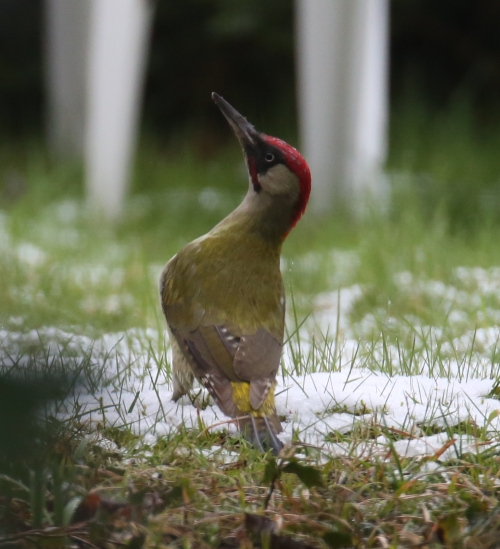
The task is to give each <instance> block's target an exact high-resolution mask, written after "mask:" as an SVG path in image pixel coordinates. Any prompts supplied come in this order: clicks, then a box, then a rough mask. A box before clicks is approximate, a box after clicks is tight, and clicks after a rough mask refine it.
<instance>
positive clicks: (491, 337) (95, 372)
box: [0, 247, 500, 459]
mask: <svg viewBox="0 0 500 549" xmlns="http://www.w3.org/2000/svg"><path fill="white" fill-rule="evenodd" d="M19 254H20V256H23V255H24V256H25V258H27V260H28V259H29V260H30V261H33V258H34V257H36V256H37V254H34V252H33V250H32V249H28V248H26V247H24V248H21V249H19ZM39 259H40V258H39ZM456 279H457V285H458V286H460V284H461V286H460V288H458V287H455V286H446V285H444V284H443V283H441V282H437V281H432V280H423V279H422V280H418V279H414V277H413V276H412V275H411V274H410V273H399V274H397V275H396V276H395V277H394V281H395V284H397V285H398V287H399V289H400V291H401V292H402V293H405V292H407V293H408V294H412V293H413V294H418V295H419V296H422V295H430V296H431V297H432V298H433V299H435V300H439V303H440V306H441V307H442V308H443V309H446V310H448V309H450V311H449V314H448V327H447V334H444V331H445V330H443V329H442V328H438V327H435V326H425V325H422V323H421V322H420V321H419V319H412V322H410V323H409V326H410V327H408V326H406V327H405V326H404V325H400V324H399V325H397V326H396V327H397V328H398V330H399V332H400V333H401V334H402V335H404V333H405V330H406V331H408V330H411V331H412V334H413V343H412V346H411V349H409V348H408V347H407V348H406V350H404V349H403V350H402V348H401V346H399V345H396V344H395V343H394V342H391V341H387V340H385V339H384V337H383V336H380V334H377V333H376V330H377V327H378V326H379V324H380V322H379V321H380V319H379V320H377V319H376V317H375V315H374V314H371V313H370V314H368V315H365V316H364V317H363V318H362V319H361V320H359V321H358V322H353V321H352V319H351V313H352V309H353V307H354V305H355V303H356V302H357V301H358V300H360V299H361V298H362V296H363V292H364V288H362V287H360V286H357V285H355V286H351V287H346V288H343V289H342V290H340V291H339V292H334V293H332V294H324V295H319V296H317V298H316V300H315V304H314V314H313V315H312V316H311V317H310V318H309V319H308V320H307V322H306V323H305V324H304V326H303V327H302V328H301V330H300V331H299V335H298V336H297V337H295V338H292V340H291V342H290V343H289V345H288V346H287V348H286V352H285V355H284V364H283V366H284V368H283V371H282V375H280V376H279V378H278V388H277V398H276V405H277V410H278V413H279V415H280V416H282V417H283V418H284V421H283V424H284V432H283V433H282V435H281V438H282V440H283V441H285V442H286V441H289V440H291V439H292V435H293V434H295V435H297V436H298V438H299V439H300V440H301V441H303V442H306V443H309V444H313V445H316V446H321V447H323V448H324V449H325V451H326V452H328V453H330V454H340V455H342V454H347V453H349V452H356V453H357V454H362V455H366V456H368V455H371V454H379V455H384V454H385V453H387V451H388V449H389V448H390V447H391V448H392V446H391V445H390V443H389V440H388V439H386V438H385V437H384V436H379V437H378V438H375V439H373V438H371V439H370V438H369V437H368V438H367V437H366V436H365V435H366V430H367V428H369V427H370V426H371V427H373V426H378V427H380V428H381V429H382V430H384V429H388V430H389V431H391V432H393V433H395V434H397V435H398V438H399V440H397V442H395V443H394V446H393V448H394V449H395V450H396V451H397V452H398V453H400V454H401V455H407V456H425V455H436V454H439V452H440V451H441V450H442V449H445V450H444V451H443V453H442V454H441V455H440V458H441V459H447V458H450V457H453V456H455V455H459V454H461V453H463V452H482V451H485V450H487V449H492V448H493V447H494V446H495V444H496V443H495V442H494V440H495V439H496V438H498V431H499V430H500V402H499V401H498V400H497V399H496V398H489V396H488V395H490V393H491V392H492V390H493V389H495V388H496V383H497V379H499V377H500V376H499V371H498V369H499V365H498V364H497V362H496V361H495V360H494V359H493V357H494V356H496V346H497V343H498V339H499V337H500V331H499V330H498V328H496V327H495V326H494V323H495V322H496V321H497V319H498V317H499V315H500V311H498V310H496V309H485V308H484V307H481V300H482V296H484V295H488V294H490V295H494V296H497V297H498V296H500V273H499V272H498V269H491V270H483V269H465V268H460V269H457V271H456ZM459 283H460V284H459ZM464 287H466V288H467V291H466V290H464V289H463V288H464ZM499 299H500V297H499ZM471 308H472V309H474V310H478V309H479V310H480V312H479V313H478V315H479V316H480V317H481V320H483V321H484V319H485V317H487V319H489V321H490V322H489V326H487V327H484V328H478V329H476V330H473V331H471V330H462V328H461V326H462V325H464V324H465V321H464V318H465V317H466V316H467V315H469V314H470V309H471ZM375 313H377V314H379V315H380V314H382V315H383V314H385V313H384V311H378V312H375ZM481 315H482V316H481ZM337 321H338V322H337ZM383 323H385V324H384V325H385V326H392V328H394V327H395V324H396V321H395V320H394V319H391V318H385V319H384V321H383ZM6 325H8V326H9V329H0V364H3V366H4V367H8V368H15V367H20V368H23V367H25V366H26V365H27V364H28V363H29V364H31V365H33V363H34V362H35V363H36V362H37V361H40V360H41V361H42V362H43V364H45V365H47V364H51V365H53V366H54V367H55V366H57V365H58V364H61V363H62V364H63V365H64V367H65V368H66V369H68V368H69V369H71V370H72V371H78V372H79V373H80V377H79V380H80V383H79V388H78V391H77V394H75V395H74V396H73V397H71V399H69V400H67V401H66V402H65V404H64V406H65V413H67V414H70V415H74V414H75V410H76V411H77V412H78V414H80V415H81V417H82V418H84V419H85V420H88V421H95V422H100V423H105V424H106V425H116V426H121V425H128V426H130V427H131V429H132V430H133V431H134V432H136V433H138V434H143V435H145V436H146V437H147V439H149V438H151V437H153V438H156V437H157V436H161V435H165V434H167V433H169V432H171V430H172V429H177V428H178V427H179V426H180V425H184V426H187V427H189V426H191V425H192V426H195V427H199V425H200V419H201V421H202V422H203V424H204V425H205V427H206V428H212V429H226V428H229V430H234V427H233V426H232V425H230V424H227V423H226V422H225V419H226V418H224V417H223V416H222V414H221V413H220V411H219V410H218V409H217V407H216V406H214V405H213V403H212V402H211V401H210V400H209V399H208V396H207V394H206V392H205V391H203V390H200V391H199V394H198V396H197V399H196V403H198V406H196V405H193V404H192V402H191V401H190V400H189V399H187V398H185V399H184V400H183V401H182V402H179V403H177V404H175V403H173V402H172V401H171V400H170V399H171V394H172V393H171V387H170V384H169V382H168V373H167V368H168V366H167V365H168V363H169V352H168V351H165V345H164V341H163V334H160V335H159V334H158V333H157V332H156V331H154V330H139V329H135V330H129V331H127V332H125V333H118V334H106V335H104V336H103V337H101V338H99V339H97V340H92V339H90V338H87V337H85V336H82V335H77V334H74V333H70V332H64V331H61V330H60V329H57V328H52V327H47V328H44V329H41V330H38V331H32V332H28V333H26V332H24V331H23V329H22V325H23V318H22V317H19V318H11V319H10V320H9V322H8V323H7V324H6ZM16 325H17V326H18V328H17V329H16V328H15V326H16ZM326 333H328V334H330V339H329V342H328V343H325V342H323V344H322V345H321V343H320V344H318V343H316V344H314V343H313V342H314V337H315V336H314V334H326ZM450 334H452V335H451V336H450ZM325 346H326V349H327V352H326V353H325ZM26 349H30V350H31V351H30V354H26ZM410 351H411V352H410ZM315 355H317V356H315ZM410 355H411V356H410ZM33 357H35V361H33ZM328 357H329V359H328ZM328 370H330V371H328ZM286 372H288V373H286ZM292 372H294V373H292ZM96 380H97V381H96ZM200 408H201V409H200ZM59 411H60V413H62V410H61V409H60V410H59ZM459 424H462V425H463V424H466V425H468V426H469V428H466V429H465V431H464V429H462V430H461V431H460V433H462V434H460V435H457V434H453V433H454V432H455V433H456V430H455V429H454V428H455V427H456V426H457V425H459ZM431 426H432V427H433V433H432V434H431V435H429V434H424V431H425V432H427V433H429V428H430V427H431ZM475 429H481V430H483V435H482V439H481V440H482V442H481V443H480V444H479V443H478V439H476V438H475V437H474V432H475V431H474V430H475ZM334 432H336V433H343V434H350V435H351V436H350V437H349V441H348V442H345V443H338V442H335V443H334V442H331V441H330V439H331V434H332V433H334ZM464 432H465V433H466V434H463V433H464ZM363 433H365V435H363ZM452 438H455V443H451V444H450V440H451V439H452ZM485 441H486V442H485Z"/></svg>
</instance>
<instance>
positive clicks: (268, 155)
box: [264, 153, 274, 162]
mask: <svg viewBox="0 0 500 549" xmlns="http://www.w3.org/2000/svg"><path fill="white" fill-rule="evenodd" d="M264 160H265V161H266V162H272V161H273V160H274V154H273V153H266V156H264Z"/></svg>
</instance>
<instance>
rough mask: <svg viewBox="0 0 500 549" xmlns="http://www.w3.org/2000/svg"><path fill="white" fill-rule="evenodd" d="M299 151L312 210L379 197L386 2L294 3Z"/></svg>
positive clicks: (383, 131)
mask: <svg viewBox="0 0 500 549" xmlns="http://www.w3.org/2000/svg"><path fill="white" fill-rule="evenodd" d="M296 7H297V65H298V67H297V69H298V70H297V72H298V96H299V121H300V133H301V140H302V145H301V146H302V148H303V150H304V155H305V157H306V158H307V160H308V162H309V165H310V167H311V172H312V177H313V185H314V192H313V194H312V205H313V208H314V209H315V210H316V211H318V212H321V211H329V210H331V207H332V204H333V203H334V201H343V202H348V203H350V204H351V205H353V206H354V208H355V209H356V206H357V205H358V204H359V202H361V199H362V198H363V195H365V194H367V191H369V192H372V193H373V194H378V193H380V192H381V186H380V185H379V184H378V183H379V182H380V177H379V175H380V170H381V166H382V164H383V162H384V159H385V154H386V141H387V137H386V125H387V124H386V122H387V43H388V0H296Z"/></svg>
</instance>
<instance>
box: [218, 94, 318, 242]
mask: <svg viewBox="0 0 500 549" xmlns="http://www.w3.org/2000/svg"><path fill="white" fill-rule="evenodd" d="M212 99H213V100H214V102H215V103H216V105H217V106H218V107H219V109H220V110H221V111H222V114H223V115H224V116H225V117H226V119H227V121H228V122H229V125H230V126H231V128H232V130H233V132H234V134H235V135H236V137H237V138H238V140H239V142H240V144H241V147H242V149H243V154H244V155H245V161H246V164H247V168H248V173H249V179H250V189H249V194H248V195H247V198H246V201H245V202H246V203H245V202H244V203H243V205H242V206H244V207H246V208H248V209H249V210H250V213H253V212H252V210H255V211H261V210H263V209H264V208H269V209H270V210H274V212H271V213H275V214H276V215H280V216H284V219H282V220H279V219H278V220H277V221H281V222H282V226H283V234H282V237H283V238H284V237H285V236H286V235H287V234H288V232H290V230H291V229H292V228H293V227H294V225H295V224H296V223H297V221H298V220H299V219H300V217H301V216H302V214H303V213H304V211H305V209H306V206H307V202H308V200H309V194H310V192H311V173H310V171H309V166H308V165H307V163H306V161H305V160H304V159H303V158H302V156H301V154H300V153H299V151H297V149H295V148H294V147H292V146H291V145H288V143H285V142H284V141H282V140H281V139H278V138H276V137H270V136H268V135H265V134H263V133H260V132H258V131H257V130H256V129H255V128H254V126H253V125H252V124H250V122H248V120H247V119H246V118H245V117H243V116H242V115H241V114H240V113H239V112H238V111H237V110H236V109H235V108H234V107H232V106H231V105H230V104H229V103H228V102H227V101H226V100H225V99H223V98H222V97H221V96H220V95H217V94H216V93H212Z"/></svg>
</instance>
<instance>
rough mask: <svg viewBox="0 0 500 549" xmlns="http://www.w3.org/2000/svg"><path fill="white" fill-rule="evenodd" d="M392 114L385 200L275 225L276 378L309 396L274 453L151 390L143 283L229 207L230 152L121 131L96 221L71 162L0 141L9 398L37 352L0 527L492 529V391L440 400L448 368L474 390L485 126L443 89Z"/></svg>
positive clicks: (233, 158) (340, 541) (452, 543)
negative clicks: (125, 175) (280, 290)
mask: <svg viewBox="0 0 500 549" xmlns="http://www.w3.org/2000/svg"><path fill="white" fill-rule="evenodd" d="M464 113H465V114H464ZM397 115H398V117H397V118H398V122H397V123H396V124H395V127H394V128H393V129H392V134H391V141H392V147H391V150H392V153H391V158H390V160H389V164H388V174H389V177H390V180H391V186H392V189H393V202H392V206H391V208H390V211H389V212H388V214H387V215H385V216H380V215H378V214H376V213H373V215H370V216H367V217H366V218H365V219H364V220H362V221H359V220H358V221H353V220H352V219H350V218H349V217H348V216H347V215H345V213H342V212H335V214H334V215H332V216H331V217H329V218H323V219H317V218H315V216H313V215H311V214H310V213H309V215H307V214H306V216H305V217H304V219H303V220H302V221H301V222H300V224H299V225H298V227H297V228H296V229H295V230H294V231H293V232H292V234H291V235H290V237H289V239H288V241H287V243H286V244H285V247H284V254H283V255H284V261H283V274H284V278H285V284H286V287H287V293H288V311H289V313H288V319H287V329H288V332H287V338H288V341H287V351H286V357H285V359H284V361H283V363H282V368H281V371H280V383H281V385H282V387H281V388H280V390H282V391H283V398H285V397H286V395H287V393H288V392H290V391H293V390H296V391H297V392H295V393H293V395H294V397H293V398H299V397H301V398H302V397H304V398H305V397H306V396H308V397H309V398H313V396H314V395H315V394H323V395H325V396H328V398H329V399H330V404H329V405H328V406H327V407H326V408H321V409H320V408H318V409H317V410H315V411H314V410H313V412H311V414H310V416H308V417H309V420H310V421H311V422H315V425H314V427H315V429H316V431H314V433H315V435H314V436H316V434H317V433H318V432H319V433H320V434H321V436H322V437H323V438H322V439H320V440H321V441H322V442H321V443H320V444H319V443H316V442H314V440H317V439H314V440H313V438H314V437H313V435H311V434H310V433H311V432H313V431H311V430H310V429H309V427H306V426H305V425H304V424H303V423H301V422H300V418H295V420H294V421H295V423H294V425H295V427H294V431H293V432H291V431H290V433H291V434H292V439H293V444H291V445H290V446H288V447H287V449H286V451H285V452H284V453H283V455H281V456H279V457H278V458H272V457H271V456H269V455H267V456H263V455H260V454H258V453H257V452H256V451H255V450H253V449H252V448H251V447H249V445H248V444H247V443H246V442H245V441H244V440H242V439H240V438H239V437H238V436H236V435H235V434H234V433H233V432H232V431H228V428H227V425H226V424H222V425H216V426H215V427H214V426H213V424H214V423H215V424H218V423H220V422H223V421H224V418H223V417H222V416H218V417H217V416H214V415H210V414H213V412H212V410H213V409H212V407H211V405H210V403H209V402H208V400H207V399H206V397H205V395H203V394H201V395H199V396H198V399H197V400H196V401H195V405H196V406H198V412H197V413H194V414H190V411H191V410H195V408H194V407H192V406H190V405H189V404H186V405H185V406H182V407H180V409H178V410H177V412H176V413H177V414H183V413H185V414H186V417H185V418H184V422H182V421H181V419H182V418H179V416H178V415H177V416H176V417H177V419H175V418H174V419H172V417H173V416H172V415H171V414H172V413H173V412H172V408H171V404H170V403H169V402H168V398H167V395H168V380H169V377H170V358H169V353H168V344H167V342H166V341H165V335H164V320H163V318H162V313H161V310H160V307H159V303H158V298H157V290H156V285H157V279H158V276H159V272H160V271H161V268H162V265H163V264H164V263H165V262H166V260H167V259H168V258H169V257H171V256H172V255H173V254H174V253H175V252H176V251H177V250H178V249H179V248H180V247H181V246H182V245H183V244H184V243H186V242H188V241H190V240H191V239H193V238H195V237H197V236H199V235H200V234H203V233H204V232H206V231H207V230H209V229H210V227H211V226H213V225H214V224H215V223H217V222H218V221H219V220H220V219H221V218H222V217H223V216H224V215H225V214H226V213H228V212H229V211H230V210H231V209H232V208H233V207H234V206H235V205H236V204H237V203H238V201H239V199H240V198H241V195H242V193H243V192H244V185H245V183H244V181H245V178H244V175H243V172H242V167H241V162H240V159H239V157H238V156H237V153H236V150H234V149H231V150H229V151H221V152H220V155H219V154H217V155H216V156H214V157H212V158H209V159H206V160H204V161H200V160H199V159H198V158H196V156H194V155H193V153H191V152H189V151H186V150H178V151H173V150H171V149H165V148H162V147H160V146H159V145H158V144H154V143H149V144H147V145H145V146H144V148H143V150H142V151H141V153H140V155H139V158H138V169H137V173H136V176H135V179H134V181H133V184H132V193H131V196H130V199H129V201H128V203H127V206H126V211H125V215H124V218H123V220H122V221H121V222H120V223H118V224H116V225H115V226H111V225H108V224H106V223H105V222H103V221H102V220H100V219H96V218H95V216H93V215H92V214H91V213H89V212H88V211H87V210H86V209H85V206H84V204H83V201H82V198H81V194H82V191H81V173H80V171H79V169H78V167H75V166H71V165H62V166H61V165H57V164H55V163H53V162H52V161H50V160H49V159H48V158H47V157H46V155H45V154H44V153H43V152H41V151H40V148H39V147H37V146H36V144H34V145H26V144H24V145H23V146H22V147H14V146H12V147H11V148H7V149H4V150H3V152H2V153H0V154H1V155H2V156H1V158H0V159H1V160H2V162H1V163H0V165H1V166H2V167H1V168H0V181H3V182H4V187H5V188H4V191H3V194H2V197H3V204H4V205H5V207H4V208H3V209H2V210H0V251H1V254H2V262H1V263H0V280H1V282H2V283H1V284H0V304H1V307H0V374H1V375H0V381H5V383H6V387H9V389H8V390H7V389H4V393H3V394H4V395H5V394H7V392H8V394H10V395H11V396H12V395H14V397H13V402H25V401H26V399H27V398H28V397H29V395H31V394H32V393H33V391H32V387H33V372H37V376H42V379H43V383H42V381H40V378H39V377H36V376H35V385H36V387H38V391H35V394H36V395H37V398H36V399H35V398H34V397H33V398H34V400H32V401H29V402H31V405H30V406H31V408H30V407H28V408H29V409H38V410H40V409H43V410H45V412H46V413H45V414H44V415H43V417H44V418H47V417H48V418H49V420H48V421H43V422H42V423H41V424H40V423H36V427H37V433H38V436H37V437H35V438H36V441H34V438H33V435H32V434H31V435H29V436H28V435H27V436H28V438H26V437H24V438H23V436H22V433H23V432H26V433H32V430H31V427H32V426H33V424H32V423H29V425H30V426H31V427H30V429H24V428H23V427H22V425H21V424H19V425H18V424H17V423H16V420H15V417H17V415H11V416H7V418H5V417H2V418H1V422H2V424H7V423H8V424H11V423H12V425H13V426H14V428H13V430H12V432H14V433H16V432H17V433H21V435H20V438H19V440H18V439H17V438H15V437H14V438H13V439H12V440H15V441H16V442H15V444H13V445H11V447H10V450H9V451H8V452H7V449H6V448H7V447H6V446H5V447H4V454H3V455H4V457H3V458H2V459H0V469H1V470H0V547H1V546H6V547H10V546H18V545H23V546H26V547H31V546H37V545H42V544H43V545H45V546H59V547H61V546H68V545H71V544H73V545H75V544H77V543H79V544H80V545H81V546H89V547H96V546H98V547H118V546H123V545H127V546H129V547H156V546H157V547H211V546H218V547H227V548H229V547H252V546H258V547H259V546H260V547H299V548H300V547H306V546H313V547H425V546H427V547H442V546H444V547H464V548H465V547H468V548H469V547H478V548H483V547H484V548H486V547H495V546H496V544H497V539H498V535H499V532H500V520H499V516H498V509H499V493H498V485H499V479H498V470H499V468H498V444H497V442H496V440H497V439H498V422H497V416H498V411H497V410H496V409H495V408H492V409H486V408H485V407H484V406H483V405H482V400H481V399H480V398H476V396H471V397H470V400H469V401H468V402H467V403H466V407H468V409H469V413H468V414H465V415H464V416H463V417H462V416H460V415H459V414H458V415H457V413H456V406H457V401H456V396H454V393H453V388H452V386H453V384H454V383H455V384H456V383H462V384H463V386H469V387H471V388H472V387H473V386H475V385H474V384H475V383H477V382H478V380H479V382H481V383H483V385H482V386H481V387H484V391H485V393H484V394H483V393H482V394H481V395H482V396H483V397H484V398H486V397H487V396H489V397H490V400H488V402H490V403H491V402H493V403H494V401H495V399H498V393H499V391H498V386H499V381H498V380H499V379H500V375H499V374H500V372H499V368H500V359H499V353H498V337H499V334H498V331H497V330H496V326H497V325H498V323H499V313H498V311H499V310H500V278H499V276H498V275H499V272H498V270H497V268H496V267H495V266H497V265H499V264H500V247H498V244H497V242H498V239H497V230H498V216H497V213H496V208H495V207H494V205H495V204H496V202H495V200H496V198H495V197H496V194H495V193H496V190H495V189H496V188H495V184H496V183H497V180H496V177H497V176H496V174H497V173H498V160H497V156H498V154H497V151H498V139H499V138H498V135H497V134H493V133H492V134H491V135H486V134H485V133H484V132H483V133H481V134H480V135H479V134H478V133H477V130H476V129H475V128H474V127H473V123H472V122H471V120H470V118H469V117H468V115H467V112H466V111H464V109H458V110H457V111H456V112H454V113H451V114H450V113H444V114H439V115H434V116H433V117H431V116H430V115H429V113H427V112H426V111H425V109H422V108H418V109H417V108H414V109H413V110H408V109H407V110H403V111H397ZM457 128H459V129H460V130H461V131H457ZM478 135H479V137H478ZM207 174H208V175H207ZM238 178H239V179H240V180H241V185H239V186H238V184H236V185H235V183H234V181H235V180H238ZM207 179H208V182H207ZM321 372H325V375H327V374H326V373H330V374H331V376H332V377H330V378H328V379H329V380H330V381H328V382H327V383H326V384H325V385H324V386H320V383H322V380H324V379H327V378H322V377H320V376H321ZM335 376H336V377H335ZM424 378H425V379H430V380H432V381H433V383H434V385H432V388H433V389H432V390H433V391H434V387H438V388H439V391H440V392H439V395H440V396H439V398H436V397H435V396H433V394H432V391H430V389H429V385H426V384H425V383H424V382H423V381H422V380H424ZM332 379H334V380H335V382H333V381H331V380H332ZM380 380H383V385H384V391H383V395H380V399H379V400H377V401H376V402H375V401H373V400H369V399H368V398H367V397H370V396H371V392H373V390H371V389H370V387H372V385H370V384H372V383H374V382H375V381H377V382H380ZM23 383H25V384H27V385H23ZM400 383H408V384H409V385H408V387H409V388H408V389H407V390H406V393H405V395H406V400H405V402H404V403H403V404H404V406H403V408H402V412H401V414H400V415H401V417H400V418H399V422H398V421H396V420H398V418H397V416H395V415H393V412H392V411H393V410H394V409H395V403H394V398H393V397H394V395H395V394H399V393H398V391H399V390H400V389H399V387H400V385H399V384H400ZM9 384H10V385H9ZM12 384H13V385H12ZM16 384H18V385H16ZM30 384H31V385H30ZM373 386H374V387H375V385H373ZM12 387H14V389H13V388H12ZM16 387H17V389H15V388H16ZM47 387H48V388H50V390H49V389H46V391H45V388H47ZM294 388H295V389H294ZM56 389H57V390H56ZM15 390H20V391H21V392H20V396H19V398H17V397H16V396H15V395H16V394H17V393H15V392H13V391H15ZM436 390H437V389H436ZM481 390H483V389H481ZM30 391H31V392H30ZM1 395H2V385H1V384H0V396H1ZM356 395H362V397H360V398H358V397H357V396H356ZM481 395H480V396H481ZM23 399H24V400H23ZM483 400H484V399H483ZM26 402H27V401H26ZM374 403H375V404H374ZM12 406H13V405H12ZM1 410H2V408H1V405H0V411H1ZM9 411H10V412H12V409H11V408H9V410H8V411H7V412H6V413H8V412H9ZM54 412H56V413H54ZM304 413H305V411H304ZM4 415H5V414H4ZM165 418H171V421H174V420H175V421H177V423H174V425H175V428H173V429H167V428H166V425H167V424H168V422H166V419H165ZM287 419H293V418H290V417H288V418H287ZM29 421H31V420H29ZM169 421H170V420H169ZM183 423H184V424H183ZM155 430H156V431H155ZM1 432H2V431H1V429H0V433H1ZM308 433H309V434H308ZM42 435H43V436H42ZM158 435H160V436H158ZM9 436H11V435H9ZM30 437H31V438H30ZM308 437H309V438H308ZM311 437H312V438H311ZM4 439H5V437H4ZM0 444H1V443H0ZM422 445H424V446H425V445H427V446H426V448H427V451H422V448H423V446H422ZM12 447H13V448H14V449H12ZM16 448H17V450H19V449H22V452H21V455H19V454H16V453H15V452H16ZM26 448H29V449H31V450H32V451H30V450H26ZM412 449H415V451H414V452H413V450H412ZM412 452H413V453H412ZM292 539H293V540H294V541H295V542H296V543H297V544H298V545H296V546H293V545H291V543H292V541H291V540H292ZM308 544H309V545H308Z"/></svg>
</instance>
